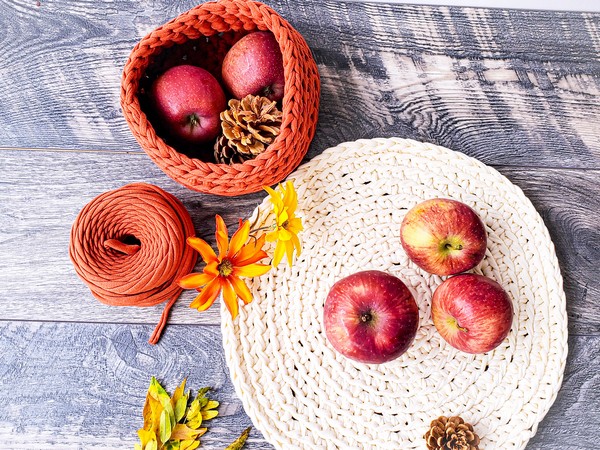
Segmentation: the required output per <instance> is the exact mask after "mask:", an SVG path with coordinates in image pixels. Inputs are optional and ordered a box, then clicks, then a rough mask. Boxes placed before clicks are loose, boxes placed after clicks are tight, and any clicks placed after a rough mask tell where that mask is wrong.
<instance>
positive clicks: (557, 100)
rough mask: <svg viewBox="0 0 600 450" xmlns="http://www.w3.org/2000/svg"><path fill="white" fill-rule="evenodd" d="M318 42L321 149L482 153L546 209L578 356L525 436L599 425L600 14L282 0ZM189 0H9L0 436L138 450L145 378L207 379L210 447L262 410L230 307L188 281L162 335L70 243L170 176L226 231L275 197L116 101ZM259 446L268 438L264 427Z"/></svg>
mask: <svg viewBox="0 0 600 450" xmlns="http://www.w3.org/2000/svg"><path fill="white" fill-rule="evenodd" d="M267 3H268V4H269V5H271V6H273V7H274V8H275V9H276V10H277V11H278V12H279V13H280V14H281V15H283V16H284V17H285V18H286V19H288V21H289V22H291V24H292V25H293V26H294V27H296V28H297V29H298V30H299V31H300V32H301V33H302V34H303V35H304V37H305V38H306V40H307V42H308V44H309V46H310V47H311V49H312V50H313V52H314V56H315V59H316V61H317V64H318V68H319V71H320V75H321V82H322V95H321V110H320V115H319V124H318V129H317V133H316V137H315V139H314V141H313V143H312V145H311V147H310V150H309V153H308V156H307V159H309V158H311V157H314V156H315V155H317V154H319V153H320V152H322V151H323V150H324V149H326V148H328V147H331V146H334V145H336V144H338V143H340V142H344V141H351V140H355V139H358V138H371V137H387V136H399V137H405V138H412V139H417V140H421V141H426V142H432V143H435V144H439V145H442V146H446V147H449V148H451V149H454V150H457V151H460V152H463V153H465V154H467V155H470V156H473V157H475V158H477V159H479V160H481V161H482V162H484V163H486V164H488V165H491V166H493V167H495V168H496V169H498V170H499V171H500V172H501V173H502V174H504V175H506V176H507V177H508V178H509V179H510V180H511V181H512V182H514V183H515V184H516V185H518V186H520V187H521V188H522V189H523V191H524V192H525V194H526V195H527V196H528V197H529V198H530V199H531V201H532V202H533V204H534V206H535V207H536V209H537V210H538V211H539V212H540V214H541V215H542V217H543V219H544V221H545V223H546V225H547V227H548V228H549V231H550V235H551V237H552V239H553V241H554V243H555V245H556V250H557V254H558V258H559V262H560V266H561V270H562V274H563V277H564V285H565V291H566V297H567V310H568V318H569V357H568V361H567V365H566V370H565V374H564V382H563V385H562V388H561V390H560V392H559V393H558V397H557V399H556V402H555V403H554V405H553V407H552V408H551V409H550V411H549V413H548V414H547V416H546V418H545V419H544V420H543V421H542V422H541V424H540V426H539V429H538V432H537V435H536V436H535V437H534V438H533V439H532V440H531V441H530V443H529V445H528V447H527V449H530V450H532V449H545V450H549V449H556V450H559V449H560V450H564V449H592V448H593V449H595V448H597V445H598V441H599V439H600V431H599V430H600V372H599V370H598V368H599V366H600V356H599V355H600V277H599V276H598V269H599V268H600V267H599V261H600V218H599V213H600V185H599V176H600V101H599V98H598V96H599V94H600V14H590V13H568V12H537V11H536V12H534V11H513V10H502V9H473V8H453V7H431V6H413V5H399V4H396V5H387V4H382V3H367V2H346V3H344V2H340V1H335V0H328V1H321V0H306V1H301V2H300V1H295V0H272V1H271V0H270V1H267ZM195 4H196V3H195V2H192V1H172V0H154V1H151V2H139V1H130V0H121V1H118V2H117V1H113V0H97V1H90V0H72V1H69V2H67V1H63V0H40V1H37V2H36V1H35V0H27V1H25V0H0V25H1V26H0V29H2V30H3V32H2V35H1V37H0V40H1V48H2V64H1V65H0V448H1V449H86V450H89V449H122V448H133V444H134V443H135V442H137V436H136V430H137V429H138V428H139V427H140V426H141V413H142V405H143V401H144V396H145V392H146V389H147V387H148V384H149V381H150V377H151V376H156V377H157V378H158V379H159V380H160V381H161V382H163V384H164V385H165V387H166V388H167V389H168V390H169V391H172V390H173V389H174V387H175V386H176V385H177V384H178V382H179V381H180V380H181V379H182V378H183V377H185V376H187V377H188V386H189V387H190V388H192V389H194V390H195V389H198V388H200V387H202V386H213V387H214V388H215V390H216V391H215V393H214V395H215V397H216V398H217V399H218V400H219V401H220V402H221V407H220V413H221V416H220V417H219V418H217V419H215V420H214V421H213V423H212V426H211V428H210V431H209V433H208V434H207V435H206V436H205V437H204V438H203V447H201V448H210V449H222V448H224V447H225V446H226V445H227V444H228V443H229V442H230V441H231V440H232V439H233V438H234V437H235V436H237V434H239V432H241V430H242V429H243V428H245V427H247V426H248V425H250V424H251V423H250V420H249V418H248V417H247V416H246V415H245V413H244V411H243V408H242V405H241V403H240V401H239V400H238V399H237V397H236V395H235V393H234V391H233V386H232V383H231V381H230V377H229V373H228V369H227V367H226V364H225V361H224V354H223V350H222V343H221V334H220V328H219V324H220V317H219V312H218V308H217V307H213V308H212V309H210V310H209V311H207V312H205V313H202V314H200V313H197V312H195V311H194V310H190V309H189V307H188V305H189V303H190V301H191V300H192V298H193V296H194V294H193V292H191V291H187V292H185V293H184V294H183V295H182V296H181V298H180V300H179V301H178V302H177V304H176V307H175V308H174V310H173V312H172V314H171V317H170V320H169V325H168V327H167V329H166V332H165V333H164V336H163V338H162V340H161V341H160V343H159V344H158V345H156V346H151V345H149V344H148V343H147V342H146V341H147V339H148V336H149V334H150V333H151V331H152V329H153V327H154V325H155V323H156V322H157V320H158V318H159V316H160V313H161V311H162V306H157V307H152V308H133V307H129V308H127V307H109V306H105V305H103V304H101V303H99V302H98V301H96V300H95V299H94V298H93V297H92V295H91V294H90V291H89V290H88V289H87V288H86V287H85V286H84V284H83V283H82V281H81V280H80V279H79V278H78V277H77V275H76V274H75V271H74V269H73V266H72V265H71V262H70V260H69V256H68V245H69V233H70V228H71V225H72V223H73V221H74V219H75V217H76V215H77V213H78V212H79V211H80V209H81V208H82V207H83V206H84V205H85V204H86V203H88V202H89V201H90V200H91V199H92V198H94V197H95V196H97V195H98V194H100V193H102V192H105V191H107V190H110V189H114V188H118V187H121V186H123V185H124V184H127V183H129V182H135V181H145V182H149V183H153V184H156V185H158V186H160V187H162V188H164V189H166V190H167V191H168V192H171V193H172V194H174V195H176V196H177V197H178V198H179V199H181V200H182V201H183V203H184V204H185V206H186V207H187V208H188V210H189V211H190V213H191V215H192V218H193V220H194V224H195V227H196V232H197V234H198V235H200V236H202V237H204V238H206V239H208V240H209V241H211V242H214V240H213V238H212V233H213V232H214V215H215V213H219V214H222V215H223V216H224V217H225V219H226V222H227V223H229V224H234V223H236V220H237V217H245V216H247V215H249V213H250V212H251V211H252V210H253V209H254V207H255V206H256V205H257V204H258V203H259V202H260V200H261V199H262V198H263V194H254V195H248V196H244V197H239V198H227V199H224V198H220V197H216V196H211V195H203V194H199V193H195V192H192V191H190V190H187V189H186V188H184V187H182V186H180V185H179V184H177V183H176V182H174V181H173V180H171V179H170V178H168V177H167V176H166V175H165V174H164V173H163V172H162V171H161V170H160V169H158V168H157V166H155V165H154V164H153V163H152V161H151V160H150V159H149V157H148V156H146V154H145V153H144V152H143V151H142V150H141V149H140V147H139V145H138V144H137V142H136V141H135V139H134V138H133V136H132V134H131V132H130V131H129V128H128V127H127V124H126V122H125V120H124V118H123V115H122V113H121V110H120V106H119V93H120V81H121V70H122V68H123V66H124V64H125V61H126V59H127V57H128V55H129V53H130V51H131V49H132V47H133V46H134V44H135V43H136V42H137V41H138V40H139V39H140V38H141V37H143V36H144V35H145V34H146V33H147V32H149V31H151V30H152V29H153V28H155V27H156V26H158V25H160V24H162V23H164V22H166V21H167V20H170V19H171V18H173V17H175V16H176V15H177V14H179V13H181V12H184V11H186V10H188V9H190V8H191V7H193V6H195ZM247 448H255V449H257V448H264V449H268V448H272V447H271V446H270V445H269V444H268V443H266V441H265V440H264V439H263V438H262V436H261V434H260V432H258V431H257V430H253V432H252V434H251V439H250V440H249V443H248V446H247Z"/></svg>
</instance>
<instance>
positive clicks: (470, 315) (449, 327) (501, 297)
mask: <svg viewBox="0 0 600 450" xmlns="http://www.w3.org/2000/svg"><path fill="white" fill-rule="evenodd" d="M431 316H432V318H433V324H434V325H435V328H436V329H437V330H438V332H439V333H440V335H441V336H442V337H443V338H444V340H445V341H446V342H448V344H450V345H451V346H452V347H454V348H457V349H458V350H461V351H463V352H466V353H486V352H489V351H491V350H493V349H495V348H496V347H497V346H498V345H500V343H501V342H502V341H503V340H504V339H505V338H506V336H507V335H508V332H509V331H510V327H511V324H512V318H513V306H512V302H511V300H510V297H509V296H508V294H507V293H506V292H505V291H504V289H503V288H502V286H500V285H499V284H498V283H496V282H495V281H494V280H492V279H490V278H488V277H484V276H482V275H476V274H472V273H465V274H461V275H456V276H453V277H450V278H448V279H447V280H446V281H444V282H443V283H442V284H441V285H440V286H438V288H437V289H436V290H435V292H434V293H433V299H432V302H431Z"/></svg>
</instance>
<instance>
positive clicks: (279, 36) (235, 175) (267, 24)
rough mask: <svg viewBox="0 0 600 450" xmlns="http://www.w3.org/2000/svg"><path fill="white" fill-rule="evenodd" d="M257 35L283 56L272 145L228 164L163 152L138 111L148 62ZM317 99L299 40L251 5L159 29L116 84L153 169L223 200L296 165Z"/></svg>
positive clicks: (223, 2) (315, 75)
mask: <svg viewBox="0 0 600 450" xmlns="http://www.w3.org/2000/svg"><path fill="white" fill-rule="evenodd" d="M256 30H263V31H265V30H268V31H270V32H272V33H273V35H274V36H275V39H276V40H277V42H278V43H279V46H280V49H281V53H282V55H283V65H284V76H285V94H284V97H283V101H282V112H283V120H282V125H281V130H280V133H279V135H278V136H277V138H276V139H275V140H274V141H273V143H271V144H270V145H269V147H268V148H267V149H266V150H265V151H264V152H263V153H261V154H260V155H259V156H258V157H256V158H255V159H252V160H249V161H245V162H244V163H243V164H232V165H228V164H214V163H210V162H204V161H202V160H200V159H198V158H190V157H189V156H187V155H185V154H183V153H180V152H178V151H177V150H176V149H175V148H173V147H172V146H170V145H168V144H167V143H166V142H165V141H164V140H163V139H162V138H161V137H159V136H158V135H157V134H156V130H155V128H154V127H153V126H152V124H151V123H150V121H149V120H148V117H147V115H146V114H145V113H144V111H142V108H141V107H140V99H139V92H138V91H139V87H140V80H141V79H142V77H143V76H144V74H145V72H146V70H147V69H148V67H149V66H150V64H151V62H152V59H153V58H154V57H155V56H157V55H158V54H159V53H160V52H161V51H163V50H164V49H165V48H169V47H172V46H174V45H178V44H184V43H186V42H188V41H190V40H193V39H199V38H201V37H207V38H212V37H217V38H218V36H216V35H218V34H219V33H228V32H236V33H248V32H251V31H256ZM222 56H224V55H222ZM210 57H211V58H213V59H214V57H215V56H214V55H211V56H210ZM319 95H320V79H319V72H318V70H317V65H316V62H315V60H314V58H313V56H312V54H311V51H310V48H309V47H308V45H307V44H306V41H305V40H304V38H303V37H302V35H300V33H298V31H296V30H295V29H294V28H293V27H292V26H291V25H290V24H289V23H288V22H287V21H285V20H284V19H283V18H282V17H281V16H279V15H278V14H277V13H276V12H275V11H274V10H273V9H271V8H270V7H268V6H266V5H265V4H263V3H260V2H255V1H250V0H219V1H216V2H207V3H203V4H201V5H199V6H197V7H195V8H193V9H191V10H189V11H187V12H185V13H183V14H181V15H180V16H178V17H176V18H175V19H173V20H171V21H170V22H168V23H166V24H164V25H163V26H160V27H158V28H157V29H156V30H154V31H152V32H151V33H150V34H149V35H147V36H146V37H144V38H143V39H142V40H141V41H140V42H139V43H138V44H137V45H136V46H135V47H134V48H133V50H132V52H131V55H130V56H129V59H128V61H127V63H126V64H125V68H124V69H123V77H122V82H121V108H122V110H123V114H124V116H125V119H126V121H127V123H128V125H129V127H130V129H131V131H132V133H133V135H134V136H135V138H136V139H137V141H138V143H139V144H140V146H141V147H142V148H143V149H144V151H145V152H146V153H147V154H148V155H149V156H150V158H151V159H152V160H153V161H154V163H156V164H157V165H158V166H159V167H160V168H161V169H162V170H163V171H164V172H165V173H166V174H167V175H168V176H170V177H171V178H173V179H174V180H175V181H177V182H179V183H181V184H182V185H184V186H186V187H187V188H189V189H192V190H195V191H200V192H205V193H210V194H218V195H224V196H235V195H241V194H247V193H251V192H257V191H260V190H261V189H262V186H270V185H272V184H275V183H277V182H279V181H281V180H282V179H284V178H285V177H286V176H287V175H288V174H289V173H290V172H291V171H292V170H294V169H295V168H296V167H297V166H298V164H300V162H301V161H302V158H303V157H304V155H305V154H306V152H307V150H308V147H309V145H310V142H311V141H312V138H313V136H314V134H315V129H316V124H317V118H318V115H319Z"/></svg>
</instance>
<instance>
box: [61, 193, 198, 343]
mask: <svg viewBox="0 0 600 450" xmlns="http://www.w3.org/2000/svg"><path fill="white" fill-rule="evenodd" d="M193 235H194V225H193V223H192V219H191V217H190V215H189V213H188V212H187V210H186V209H185V207H184V206H183V204H182V203H181V202H180V201H179V200H178V199H177V198H176V197H175V196H173V195H171V194H169V193H168V192H166V191H164V190H162V189H161V188H159V187H157V186H153V185H150V184H146V183H133V184H128V185H126V186H123V187H122V188H119V189H115V190H113V191H109V192H105V193H103V194H101V195H99V196H98V197H96V198H94V199H93V200H92V201H91V202H90V203H88V204H87V205H86V206H85V207H84V208H83V209H82V210H81V212H80V213H79V215H78V216H77V218H76V219H75V222H74V223H73V227H72V229H71V242H70V246H69V256H70V257H71V261H72V262H73V265H74V266H75V271H76V272H77V274H78V275H79V276H80V277H81V279H82V280H83V281H84V282H85V283H86V284H87V286H88V287H89V288H90V290H91V291H92V294H93V295H94V297H96V298H97V299H98V300H99V301H101V302H102V303H105V304H107V305H114V306H154V305H157V304H159V303H162V302H164V301H167V300H168V303H167V305H166V306H165V309H164V311H163V314H162V317H161V320H160V322H159V324H158V325H157V327H156V329H155V330H154V333H153V334H152V336H151V338H150V340H149V342H150V343H152V344H155V343H156V342H158V339H159V338H160V334H161V333H162V330H163V328H164V326H165V324H166V320H167V316H168V313H169V310H170V309H171V307H172V306H173V304H174V303H175V301H176V300H177V298H178V297H179V294H180V293H181V291H182V289H181V288H180V287H179V286H178V285H177V283H176V282H175V281H176V280H177V279H178V278H180V277H182V276H183V275H186V274H188V273H190V272H191V270H192V269H193V267H194V264H195V262H196V258H197V256H196V254H195V253H194V251H193V250H192V249H191V248H190V247H189V246H188V245H186V239H187V238H188V237H189V236H193Z"/></svg>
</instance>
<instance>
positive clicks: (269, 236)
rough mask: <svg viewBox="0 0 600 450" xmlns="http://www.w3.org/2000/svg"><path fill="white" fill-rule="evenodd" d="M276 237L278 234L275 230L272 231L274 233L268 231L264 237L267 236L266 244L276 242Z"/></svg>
mask: <svg viewBox="0 0 600 450" xmlns="http://www.w3.org/2000/svg"><path fill="white" fill-rule="evenodd" d="M278 235H279V233H278V231H277V230H274V231H269V232H268V233H267V235H266V236H267V241H268V242H275V241H276V240H277V236H278Z"/></svg>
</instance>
